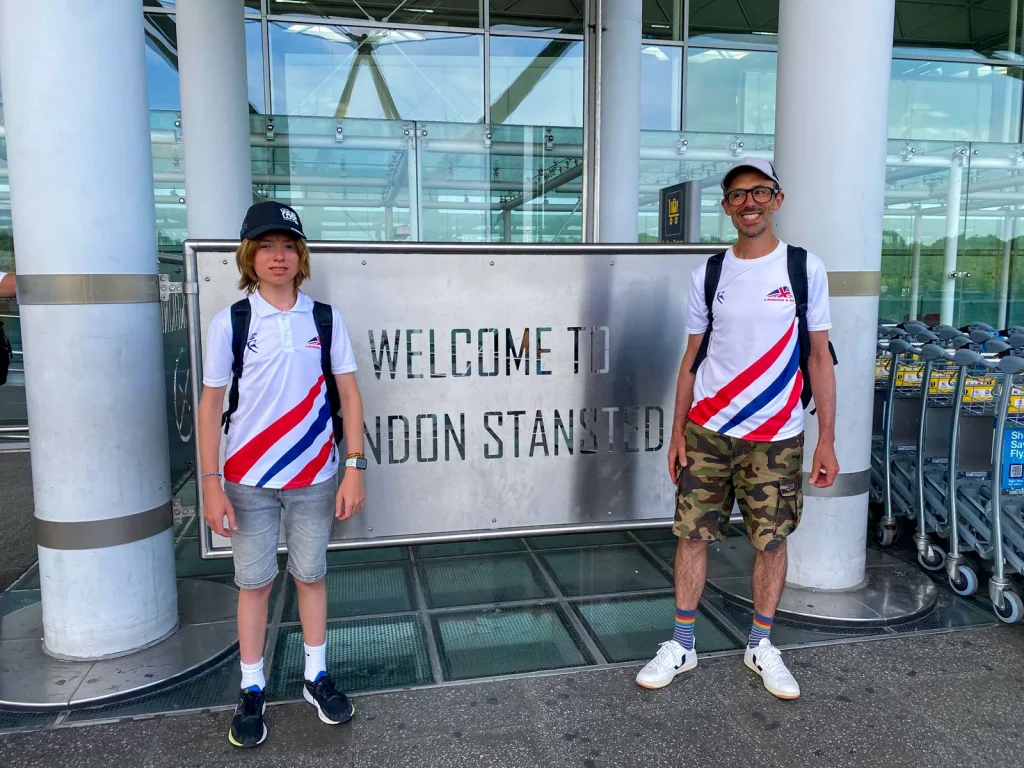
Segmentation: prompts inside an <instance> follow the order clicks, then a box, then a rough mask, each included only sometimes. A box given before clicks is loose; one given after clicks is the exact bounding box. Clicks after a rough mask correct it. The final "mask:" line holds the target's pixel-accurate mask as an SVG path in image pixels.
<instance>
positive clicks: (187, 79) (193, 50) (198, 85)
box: [177, 0, 253, 239]
mask: <svg viewBox="0 0 1024 768" xmlns="http://www.w3.org/2000/svg"><path fill="white" fill-rule="evenodd" d="M177 26H178V72H179V75H180V79H179V82H180V88H181V123H182V140H183V142H184V145H185V146H184V150H185V205H186V210H187V212H188V236H189V237H190V238H193V239H196V238H205V239H219V238H228V239H233V238H237V237H238V232H239V229H240V228H241V225H242V219H243V217H244V216H245V212H246V210H248V208H249V206H250V205H252V202H253V198H252V161H251V156H250V151H249V96H248V90H247V86H246V66H245V7H244V6H243V4H242V0H217V1H216V2H213V3H211V2H210V0H178V3H177Z"/></svg>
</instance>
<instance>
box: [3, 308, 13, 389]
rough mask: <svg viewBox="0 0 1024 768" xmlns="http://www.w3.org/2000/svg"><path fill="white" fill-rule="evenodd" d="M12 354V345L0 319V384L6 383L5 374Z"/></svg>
mask: <svg viewBox="0 0 1024 768" xmlns="http://www.w3.org/2000/svg"><path fill="white" fill-rule="evenodd" d="M13 356H14V347H13V346H12V345H11V341H10V339H8V338H7V335H6V334H5V333H4V324H3V321H2V320H0V386H2V385H4V384H6V383H7V374H8V372H9V371H10V369H11V358H12V357H13Z"/></svg>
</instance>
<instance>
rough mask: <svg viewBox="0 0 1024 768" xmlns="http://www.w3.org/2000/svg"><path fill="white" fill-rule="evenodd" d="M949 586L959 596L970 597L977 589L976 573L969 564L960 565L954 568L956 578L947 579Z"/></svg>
mask: <svg viewBox="0 0 1024 768" xmlns="http://www.w3.org/2000/svg"><path fill="white" fill-rule="evenodd" d="M949 586H950V587H952V589H953V591H954V592H956V593H957V594H958V595H960V596H961V597H970V596H971V595H973V594H975V593H976V592H977V591H978V574H976V573H975V572H974V569H973V568H971V566H969V565H960V566H958V567H957V569H956V578H951V579H950V580H949Z"/></svg>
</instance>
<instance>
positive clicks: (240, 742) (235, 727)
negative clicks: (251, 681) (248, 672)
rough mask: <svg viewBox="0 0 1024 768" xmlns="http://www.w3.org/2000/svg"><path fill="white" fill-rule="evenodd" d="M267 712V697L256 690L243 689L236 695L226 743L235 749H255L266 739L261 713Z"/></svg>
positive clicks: (265, 729) (265, 727)
mask: <svg viewBox="0 0 1024 768" xmlns="http://www.w3.org/2000/svg"><path fill="white" fill-rule="evenodd" d="M266 711H267V697H266V695H265V694H264V692H263V691H261V690H259V689H258V688H255V687H251V688H245V689H243V690H242V691H241V692H239V694H238V704H237V705H236V706H235V716H234V718H232V720H231V730H230V731H228V741H230V742H231V743H232V744H233V745H235V746H236V747H257V746H259V745H260V744H262V743H263V742H264V740H265V739H266V738H267V726H266V725H264V724H263V713H264V712H266Z"/></svg>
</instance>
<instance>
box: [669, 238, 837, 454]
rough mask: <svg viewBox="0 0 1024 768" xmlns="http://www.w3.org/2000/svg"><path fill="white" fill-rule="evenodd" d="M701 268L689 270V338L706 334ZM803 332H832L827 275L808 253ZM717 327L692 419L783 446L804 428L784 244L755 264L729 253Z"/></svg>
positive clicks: (697, 385) (733, 434) (793, 306)
mask: <svg viewBox="0 0 1024 768" xmlns="http://www.w3.org/2000/svg"><path fill="white" fill-rule="evenodd" d="M705 270H706V262H705V264H702V265H701V266H699V267H698V268H697V269H695V270H693V275H692V279H691V283H690V297H689V306H688V308H687V323H686V332H687V333H689V334H699V333H703V332H704V331H705V330H707V326H708V313H707V307H706V306H705V303H704V273H705ZM807 283H808V290H807V294H808V296H807V298H808V302H807V327H808V329H809V330H811V331H824V330H828V329H829V328H831V327H832V322H831V316H830V313H829V299H828V276H827V274H826V271H825V265H824V264H822V262H821V259H819V258H818V257H817V256H815V255H813V254H811V253H808V254H807ZM714 315H715V325H714V328H713V329H712V332H711V341H710V344H709V346H708V356H707V359H705V360H704V362H703V363H701V366H700V368H699V369H698V371H697V376H696V380H695V382H694V388H693V407H692V409H691V410H690V414H689V418H690V420H691V421H693V422H694V423H696V424H699V425H700V426H702V427H705V428H706V429H710V430H712V431H714V432H718V433H719V434H723V435H728V436H729V437H738V438H743V439H746V440H754V441H759V442H770V441H774V440H788V439H789V438H792V437H795V436H796V435H799V434H800V433H801V432H802V431H803V428H804V412H803V407H802V406H801V403H800V392H801V390H802V388H803V377H802V375H801V373H800V350H799V343H798V339H797V328H796V302H795V300H794V298H793V289H792V286H791V285H790V284H789V271H788V269H787V265H786V244H785V243H779V246H778V248H776V249H775V250H774V251H772V252H771V253H770V254H768V255H767V256H762V257H761V258H758V259H738V258H736V256H735V255H734V254H733V251H732V248H730V249H729V250H728V251H727V252H726V254H725V260H724V262H723V264H722V276H721V279H720V280H719V283H718V291H717V292H716V295H715V300H714Z"/></svg>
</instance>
